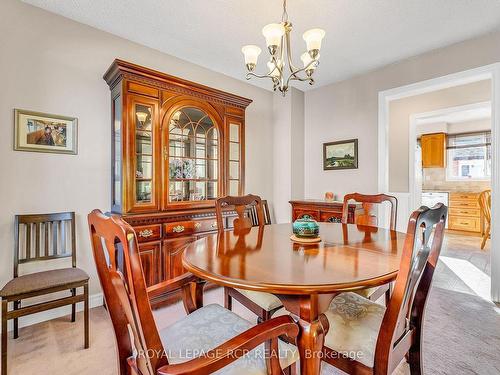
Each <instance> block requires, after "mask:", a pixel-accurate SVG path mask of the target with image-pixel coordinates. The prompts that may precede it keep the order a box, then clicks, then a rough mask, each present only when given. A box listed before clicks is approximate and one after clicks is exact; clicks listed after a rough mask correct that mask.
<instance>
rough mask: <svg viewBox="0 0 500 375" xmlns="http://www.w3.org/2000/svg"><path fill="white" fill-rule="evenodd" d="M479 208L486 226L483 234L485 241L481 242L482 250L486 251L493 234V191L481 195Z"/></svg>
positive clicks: (486, 191)
mask: <svg viewBox="0 0 500 375" xmlns="http://www.w3.org/2000/svg"><path fill="white" fill-rule="evenodd" d="M478 201H479V207H480V208H481V214H482V215H483V220H484V224H485V225H486V228H485V229H484V232H483V240H482V241H481V249H484V246H485V245H486V241H487V240H488V238H490V232H491V190H485V191H483V192H481V194H479V198H478Z"/></svg>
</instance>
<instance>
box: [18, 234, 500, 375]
mask: <svg viewBox="0 0 500 375" xmlns="http://www.w3.org/2000/svg"><path fill="white" fill-rule="evenodd" d="M479 241H480V240H479V239H478V238H474V237H467V238H465V237H464V238H462V237H461V236H454V235H448V236H447V238H446V241H445V248H444V250H443V253H442V258H441V260H440V263H439V266H438V269H437V271H436V277H435V280H434V286H433V289H432V291H431V295H430V299H429V302H428V309H427V314H426V319H425V337H424V366H425V374H433V375H434V374H450V375H462V374H481V375H483V374H484V375H493V374H500V308H498V307H497V306H495V305H494V304H493V303H491V302H489V301H487V300H486V299H485V296H487V294H488V293H489V289H488V288H489V285H488V282H489V277H488V274H489V252H488V251H480V250H478V249H479ZM214 302H216V303H217V302H218V303H222V291H221V290H220V289H219V290H214V291H211V292H209V293H206V295H205V303H214ZM235 312H236V313H238V314H240V315H242V316H243V317H245V318H247V319H249V320H253V321H254V320H255V318H254V316H253V315H252V314H251V313H250V312H248V310H246V309H244V308H243V307H241V306H238V305H237V303H235ZM183 315H184V311H183V308H182V306H181V304H177V305H173V306H170V307H167V308H163V309H160V310H157V311H156V312H155V316H156V318H157V324H158V326H159V328H163V327H165V326H167V325H169V324H171V323H172V322H174V321H176V320H177V319H179V318H180V317H181V316H183ZM90 317H91V347H90V349H87V350H84V349H83V324H82V321H81V318H82V316H81V314H79V315H78V321H77V323H74V324H72V323H70V322H69V317H67V318H60V319H55V320H52V321H50V322H44V323H40V324H37V325H34V326H31V327H26V328H23V329H21V330H20V338H19V339H17V340H13V339H9V375H35V374H36V375H46V374H47V375H49V374H50V375H87V374H89V375H90V374H92V375H93V374H99V375H116V374H117V371H116V354H115V353H116V349H115V344H114V334H113V331H112V329H113V328H112V325H111V322H110V320H109V318H108V316H107V312H106V311H105V310H104V309H103V308H96V309H92V310H91V314H90ZM396 372H397V374H407V373H409V370H408V368H407V366H406V364H404V365H402V366H400V368H398V369H397V371H396ZM322 374H323V375H333V374H335V375H337V374H341V372H339V371H337V370H335V369H333V368H332V367H330V366H328V365H325V366H323V371H322Z"/></svg>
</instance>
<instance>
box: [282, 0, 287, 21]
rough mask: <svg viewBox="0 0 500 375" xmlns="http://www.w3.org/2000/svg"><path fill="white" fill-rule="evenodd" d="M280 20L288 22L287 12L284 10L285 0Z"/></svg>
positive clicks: (284, 0)
mask: <svg viewBox="0 0 500 375" xmlns="http://www.w3.org/2000/svg"><path fill="white" fill-rule="evenodd" d="M281 21H282V22H288V12H287V11H286V0H283V15H282V16H281Z"/></svg>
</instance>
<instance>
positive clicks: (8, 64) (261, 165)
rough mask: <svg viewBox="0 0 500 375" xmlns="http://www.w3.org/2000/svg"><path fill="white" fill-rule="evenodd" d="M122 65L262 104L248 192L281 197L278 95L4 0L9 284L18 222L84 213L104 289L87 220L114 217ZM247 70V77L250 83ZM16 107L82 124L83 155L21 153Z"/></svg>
mask: <svg viewBox="0 0 500 375" xmlns="http://www.w3.org/2000/svg"><path fill="white" fill-rule="evenodd" d="M115 58H121V59H124V60H129V61H131V62H134V63H137V64H140V65H144V66H147V67H150V68H153V69H157V70H160V71H163V72H166V73H169V74H172V75H175V76H179V77H182V78H186V79H189V80H192V81H195V82H199V83H202V84H204V85H208V86H211V87H215V88H218V89H221V90H225V91H228V92H232V93H235V94H238V95H241V96H244V97H247V98H250V99H252V100H253V103H252V104H251V105H250V106H249V107H248V110H247V117H246V191H247V192H252V193H255V194H259V195H261V196H262V197H266V198H268V199H271V197H272V194H273V188H272V181H273V175H272V164H273V158H272V155H273V154H272V146H273V139H272V137H273V132H272V131H271V128H272V116H273V113H272V105H273V100H272V93H271V92H269V91H265V90H263V89H260V88H257V87H254V86H251V85H249V84H247V83H245V82H242V81H238V80H235V79H233V78H229V77H227V76H225V75H222V74H219V73H215V72H213V71H210V70H207V69H205V68H202V67H200V66H197V65H194V64H191V63H189V62H186V61H182V60H180V59H177V58H175V57H172V56H168V55H165V54H163V53H160V52H158V51H155V50H153V49H150V48H146V47H143V46H140V45H138V44H135V43H132V42H130V41H127V40H124V39H121V38H119V37H116V36H113V35H111V34H107V33H105V32H102V31H99V30H96V29H93V28H90V27H88V26H85V25H82V24H79V23H77V22H74V21H71V20H69V19H66V18H63V17H60V16H58V15H55V14H52V13H48V12H45V11H43V10H41V9H38V8H35V7H32V6H29V5H26V4H24V3H21V2H18V1H16V0H2V1H0V71H1V72H2V89H1V90H0V124H1V127H2V137H0V172H1V176H2V177H1V183H0V200H1V204H0V207H1V210H0V243H1V246H2V251H1V252H0V286H3V285H4V284H5V283H6V282H7V281H8V280H9V279H10V278H11V277H12V262H13V246H14V240H13V233H14V226H13V222H14V215H15V214H23V213H46V212H57V211H69V210H74V211H76V214H77V223H76V224H77V239H78V243H77V246H78V265H79V266H80V267H82V268H83V269H84V270H86V271H87V272H88V273H90V274H91V282H90V293H91V294H95V293H98V292H99V291H100V287H99V283H98V280H97V278H96V273H95V270H94V265H93V259H92V255H91V249H90V242H89V238H88V237H89V236H88V229H87V223H86V215H87V214H88V213H89V212H90V211H91V210H92V209H94V208H100V209H102V210H109V209H110V170H111V169H110V168H111V165H110V158H111V156H110V143H111V140H110V93H109V89H108V86H107V85H106V83H105V82H104V80H103V79H102V75H103V73H104V72H105V71H106V69H107V68H108V67H109V65H110V64H111V63H112V62H113V60H114V59H115ZM243 74H244V71H243V70H242V75H243ZM14 108H23V109H29V110H34V111H40V112H48V113H55V114H61V115H67V116H75V117H77V118H78V120H79V147H78V155H76V156H75V155H56V154H46V153H30V152H17V151H13V129H14V115H13V110H14Z"/></svg>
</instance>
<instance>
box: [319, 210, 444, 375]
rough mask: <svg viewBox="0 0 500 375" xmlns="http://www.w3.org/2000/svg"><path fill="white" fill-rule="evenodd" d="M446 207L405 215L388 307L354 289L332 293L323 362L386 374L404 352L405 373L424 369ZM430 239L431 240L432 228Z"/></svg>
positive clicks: (352, 370)
mask: <svg viewBox="0 0 500 375" xmlns="http://www.w3.org/2000/svg"><path fill="white" fill-rule="evenodd" d="M446 215H447V207H446V206H445V205H443V204H442V203H438V204H437V205H436V206H434V207H433V208H428V207H421V208H420V209H418V210H416V211H415V212H413V213H412V215H411V216H410V220H409V222H408V229H407V232H406V239H405V242H404V247H403V254H402V258H401V265H400V268H399V272H398V276H397V278H396V282H395V285H394V292H393V293H392V296H391V299H390V301H389V304H388V305H387V307H384V306H381V305H379V304H377V303H375V302H373V301H370V300H369V299H366V298H364V297H362V296H360V295H358V294H356V293H341V294H339V295H338V296H336V297H335V298H334V299H333V301H332V303H331V305H330V308H329V310H328V311H327V312H326V313H325V316H326V317H327V319H328V323H329V327H330V328H329V331H328V333H327V335H326V337H325V345H324V349H323V351H324V356H323V358H324V359H325V361H326V362H328V363H329V364H331V365H333V366H335V367H337V368H339V369H340V370H342V371H345V372H347V373H348V374H376V375H382V374H383V375H385V374H391V373H392V372H393V371H394V370H395V368H396V367H397V366H398V365H399V364H400V363H401V361H402V360H403V359H405V356H407V357H408V362H409V364H410V373H411V374H412V375H417V374H419V375H421V374H424V371H423V365H422V344H423V342H422V336H423V318H424V310H425V305H426V301H427V296H428V293H429V289H430V287H431V282H432V277H433V274H434V270H435V268H436V265H437V262H438V258H439V254H440V251H441V245H442V243H443V236H444V225H445V221H446ZM433 228H435V229H434V235H433V236H432V243H431V241H430V238H431V233H432V230H433Z"/></svg>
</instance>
